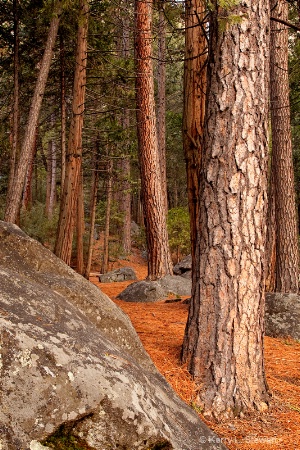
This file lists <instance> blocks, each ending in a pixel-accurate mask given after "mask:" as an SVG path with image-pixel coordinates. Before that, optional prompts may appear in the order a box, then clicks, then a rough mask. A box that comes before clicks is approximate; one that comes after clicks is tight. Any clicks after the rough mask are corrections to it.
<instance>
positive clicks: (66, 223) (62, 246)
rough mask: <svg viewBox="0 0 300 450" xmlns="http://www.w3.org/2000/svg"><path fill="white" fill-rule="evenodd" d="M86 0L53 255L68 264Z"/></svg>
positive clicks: (81, 107)
mask: <svg viewBox="0 0 300 450" xmlns="http://www.w3.org/2000/svg"><path fill="white" fill-rule="evenodd" d="M87 31H88V1H87V0H81V1H80V13H79V20H78V34H77V51H76V68H75V78H74V89H73V103H72V119H71V125H70V134H69V140H68V148H67V155H66V158H67V161H66V176H65V180H64V187H63V192H62V197H61V205H60V214H59V223H58V229H57V237H56V243H55V254H56V255H57V256H58V257H59V258H61V259H62V260H63V261H65V263H67V264H70V262H71V255H72V242H73V234H74V226H75V218H76V211H77V195H78V188H79V183H80V176H81V164H82V128H83V114H84V102H85V85H86V63H87Z"/></svg>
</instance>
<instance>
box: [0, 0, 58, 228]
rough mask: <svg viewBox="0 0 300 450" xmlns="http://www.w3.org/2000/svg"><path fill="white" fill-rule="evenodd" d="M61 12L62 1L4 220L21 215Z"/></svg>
mask: <svg viewBox="0 0 300 450" xmlns="http://www.w3.org/2000/svg"><path fill="white" fill-rule="evenodd" d="M60 13H61V6H60V2H58V3H57V4H56V8H55V10H54V13H53V16H52V20H51V23H50V29H49V34H48V38H47V42H46V47H45V51H44V55H43V59H42V62H41V68H40V71H39V75H38V79H37V82H36V86H35V91H34V95H33V98H32V102H31V107H30V111H29V118H28V123H27V127H26V132H25V137H24V141H23V145H22V147H21V152H20V158H19V161H18V165H17V168H16V171H15V174H14V183H13V184H12V186H11V191H10V192H8V194H7V199H8V200H7V203H6V210H5V216H4V220H5V221H6V222H13V223H15V222H16V220H17V217H18V215H19V211H20V208H21V200H22V193H23V187H24V182H25V177H26V171H27V166H28V162H29V159H30V155H31V152H32V147H33V145H34V139H35V131H36V127H37V124H38V118H39V113H40V109H41V105H42V100H43V96H44V92H45V87H46V82H47V78H48V73H49V69H50V65H51V61H52V55H53V48H54V44H55V40H56V36H57V30H58V25H59V15H60Z"/></svg>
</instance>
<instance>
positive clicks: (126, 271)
mask: <svg viewBox="0 0 300 450" xmlns="http://www.w3.org/2000/svg"><path fill="white" fill-rule="evenodd" d="M128 280H137V276H136V274H135V271H134V270H133V269H132V268H131V267H121V268H120V269H116V270H113V271H112V272H107V273H104V274H100V275H99V281H100V282H101V283H115V282H118V281H128Z"/></svg>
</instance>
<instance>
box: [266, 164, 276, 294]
mask: <svg viewBox="0 0 300 450" xmlns="http://www.w3.org/2000/svg"><path fill="white" fill-rule="evenodd" d="M274 174H275V172H274V167H272V168H271V173H270V183H269V184H270V186H269V194H268V213H267V237H266V291H267V292H274V291H275V289H276V204H275V177H274Z"/></svg>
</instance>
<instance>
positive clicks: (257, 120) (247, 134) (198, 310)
mask: <svg viewBox="0 0 300 450" xmlns="http://www.w3.org/2000/svg"><path fill="white" fill-rule="evenodd" d="M214 6H215V9H214V11H213V12H212V13H211V21H210V54H209V70H210V72H209V75H208V80H209V85H208V91H207V96H208V98H207V112H206V120H205V135H204V146H203V155H202V168H201V177H200V192H199V198H200V203H199V205H200V207H199V237H198V243H197V246H196V256H195V261H196V262H197V263H198V266H197V268H196V269H195V271H196V276H195V277H194V279H193V288H192V300H191V305H190V310H189V317H188V322H187V326H186V331H185V338H184V345H183V360H184V361H187V363H188V368H189V370H190V371H191V373H192V374H193V375H194V377H195V379H196V381H197V382H198V383H199V394H198V397H197V403H198V404H199V405H200V406H201V407H202V408H203V410H204V414H205V415H206V416H207V417H210V418H212V419H216V420H222V419H226V418H230V417H233V416H238V415H240V414H242V413H244V412H246V411H250V410H254V409H257V410H259V411H264V410H266V409H267V408H268V401H269V396H268V389H267V384H266V380H265V373H264V358H263V335H264V286H265V280H264V250H265V228H266V206H267V166H268V164H267V158H268V103H269V102H268V94H269V89H268V77H269V42H268V34H269V27H270V20H269V5H268V4H267V2H266V1H265V0H248V1H247V2H241V3H239V4H238V5H237V6H235V7H233V8H232V9H230V10H229V11H228V10H227V11H224V10H223V9H222V8H220V7H219V6H218V5H217V2H214ZM226 15H237V16H240V17H241V18H242V19H241V23H240V24H229V23H228V24H227V25H226V26H223V27H221V26H220V20H219V19H220V17H226ZM221 24H222V22H221Z"/></svg>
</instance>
